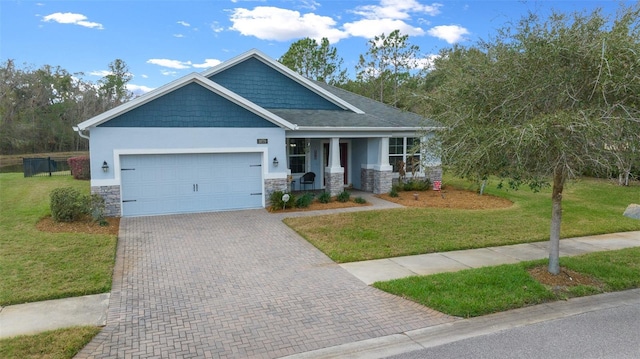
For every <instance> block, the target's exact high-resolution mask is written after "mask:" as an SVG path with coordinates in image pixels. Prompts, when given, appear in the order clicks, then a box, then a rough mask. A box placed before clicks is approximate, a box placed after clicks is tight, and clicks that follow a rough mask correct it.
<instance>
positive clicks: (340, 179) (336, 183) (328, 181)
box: [324, 137, 344, 196]
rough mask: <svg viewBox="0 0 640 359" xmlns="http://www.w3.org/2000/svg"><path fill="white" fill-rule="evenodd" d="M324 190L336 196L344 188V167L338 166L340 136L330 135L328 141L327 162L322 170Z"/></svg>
mask: <svg viewBox="0 0 640 359" xmlns="http://www.w3.org/2000/svg"><path fill="white" fill-rule="evenodd" d="M324 180H325V191H327V192H329V194H330V195H331V196H337V195H338V194H340V192H342V191H343V190H344V168H343V167H341V166H340V138H339V137H332V138H331V140H330V142H329V163H328V164H327V168H325V170H324Z"/></svg>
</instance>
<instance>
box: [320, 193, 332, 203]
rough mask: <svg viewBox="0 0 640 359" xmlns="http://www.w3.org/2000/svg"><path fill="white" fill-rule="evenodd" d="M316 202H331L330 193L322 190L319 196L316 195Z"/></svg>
mask: <svg viewBox="0 0 640 359" xmlns="http://www.w3.org/2000/svg"><path fill="white" fill-rule="evenodd" d="M318 202H320V203H329V202H331V194H330V193H329V192H322V193H321V194H320V196H318Z"/></svg>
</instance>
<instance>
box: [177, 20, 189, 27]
mask: <svg viewBox="0 0 640 359" xmlns="http://www.w3.org/2000/svg"><path fill="white" fill-rule="evenodd" d="M177 24H180V25H182V26H184V27H189V26H191V24H189V23H188V22H186V21H178V22H177Z"/></svg>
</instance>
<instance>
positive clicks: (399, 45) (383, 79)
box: [356, 30, 420, 106]
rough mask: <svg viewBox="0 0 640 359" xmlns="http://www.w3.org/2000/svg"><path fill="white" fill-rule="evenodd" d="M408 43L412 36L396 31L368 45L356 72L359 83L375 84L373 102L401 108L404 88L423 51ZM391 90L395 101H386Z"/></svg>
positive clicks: (381, 36) (372, 88)
mask: <svg viewBox="0 0 640 359" xmlns="http://www.w3.org/2000/svg"><path fill="white" fill-rule="evenodd" d="M408 40H409V35H401V34H400V30H394V31H392V32H391V33H390V34H389V36H386V35H385V34H381V35H379V36H375V37H374V38H373V39H371V40H369V41H368V42H367V43H368V45H369V49H368V50H367V53H366V54H364V55H360V59H359V61H358V65H357V66H356V71H357V79H358V81H360V82H363V83H369V84H371V86H370V87H371V90H372V91H371V92H370V94H371V97H372V98H375V99H377V100H378V101H380V102H386V103H390V104H391V105H393V106H396V105H397V104H398V102H399V96H400V87H401V86H402V84H404V83H406V82H407V81H408V80H409V79H410V78H411V70H414V69H415V68H416V57H417V55H418V52H419V51H420V49H419V47H418V46H416V45H411V44H409V41H408ZM388 87H390V91H391V93H392V99H391V100H390V101H389V100H387V101H385V100H386V99H385V92H387V88H388Z"/></svg>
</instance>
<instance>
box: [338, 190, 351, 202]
mask: <svg viewBox="0 0 640 359" xmlns="http://www.w3.org/2000/svg"><path fill="white" fill-rule="evenodd" d="M350 197H351V193H349V192H347V191H342V192H340V194H339V195H338V202H349V198H350Z"/></svg>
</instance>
